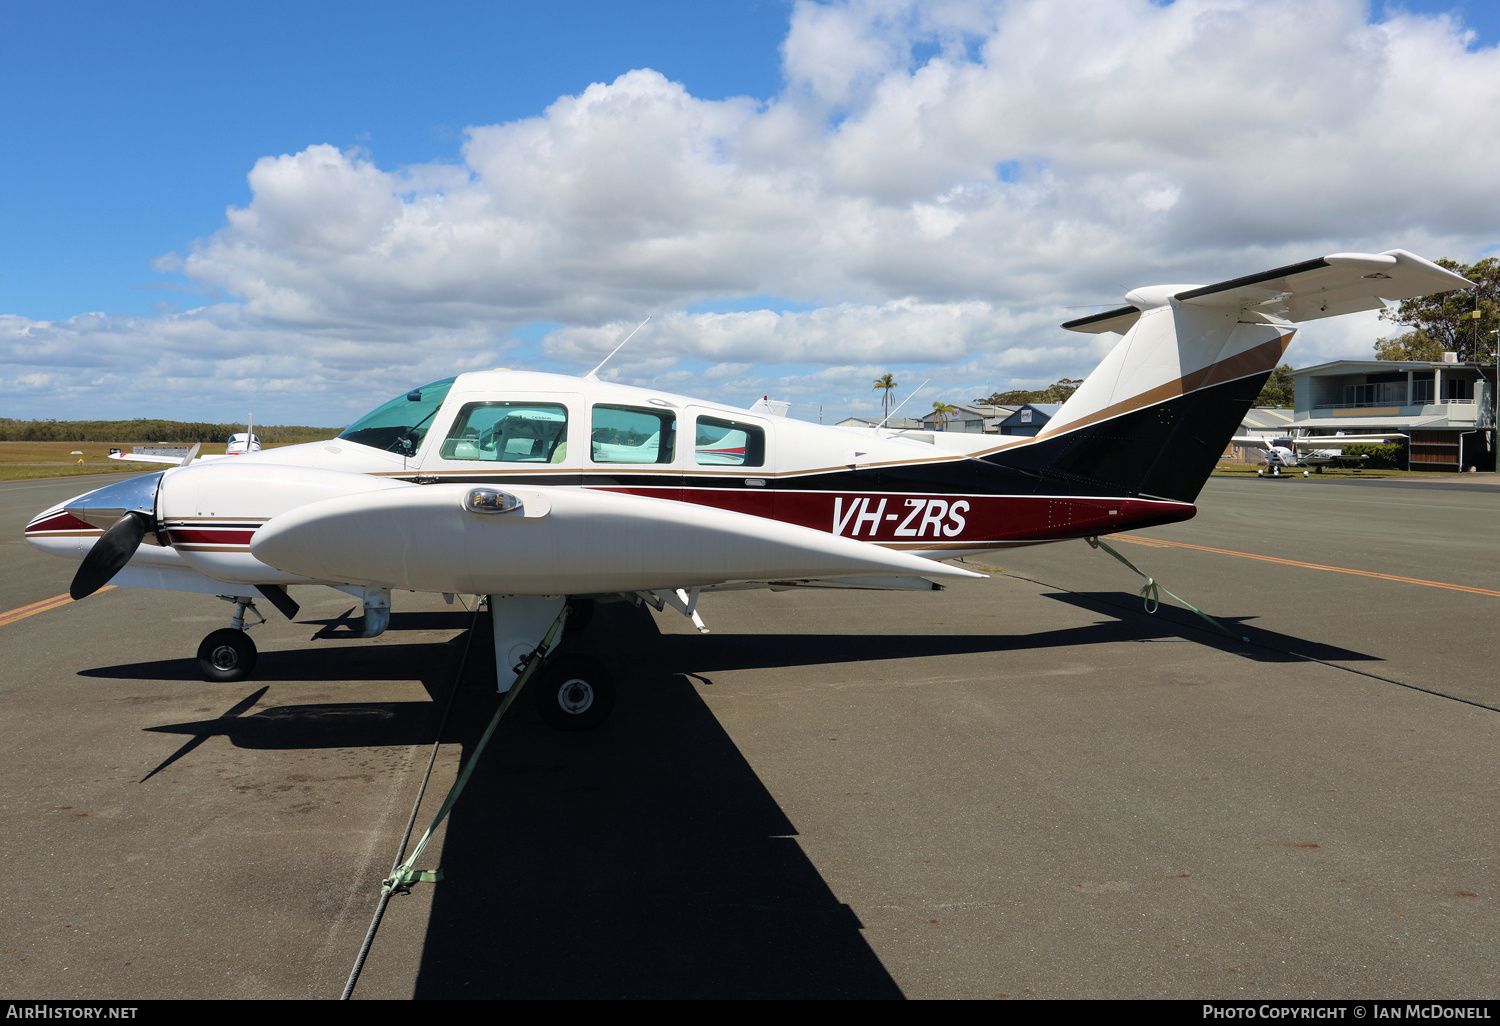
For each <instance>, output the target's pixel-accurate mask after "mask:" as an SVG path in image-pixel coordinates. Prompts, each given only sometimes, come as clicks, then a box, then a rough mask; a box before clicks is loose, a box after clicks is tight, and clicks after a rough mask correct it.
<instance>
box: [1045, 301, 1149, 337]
mask: <svg viewBox="0 0 1500 1026" xmlns="http://www.w3.org/2000/svg"><path fill="white" fill-rule="evenodd" d="M1140 319H1141V312H1140V311H1139V310H1137V309H1136V308H1135V307H1133V306H1122V307H1120V308H1119V309H1118V310H1106V311H1104V312H1103V313H1096V314H1090V315H1089V316H1088V317H1080V318H1078V319H1077V320H1073V321H1063V325H1062V326H1063V327H1064V328H1067V329H1068V330H1069V331H1086V332H1088V333H1089V334H1091V335H1102V334H1104V333H1105V332H1106V331H1113V332H1117V333H1119V334H1121V335H1123V334H1125V333H1126V332H1127V331H1129V330H1130V329H1131V328H1133V327H1135V322H1136V321H1138V320H1140Z"/></svg>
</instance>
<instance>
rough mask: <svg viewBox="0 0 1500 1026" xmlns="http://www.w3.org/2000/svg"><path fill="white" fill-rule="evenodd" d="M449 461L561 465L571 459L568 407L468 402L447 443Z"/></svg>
mask: <svg viewBox="0 0 1500 1026" xmlns="http://www.w3.org/2000/svg"><path fill="white" fill-rule="evenodd" d="M441 454H442V457H443V459H445V460H485V461H489V462H495V463H561V462H562V461H563V460H565V459H567V458H568V408H567V407H566V406H563V405H562V404H560V403H525V402H485V403H468V404H467V405H465V406H464V408H463V409H461V410H460V411H459V413H458V418H457V419H456V420H455V421H454V422H453V430H451V431H449V432H448V437H447V438H445V439H444V440H443V447H442V450H441Z"/></svg>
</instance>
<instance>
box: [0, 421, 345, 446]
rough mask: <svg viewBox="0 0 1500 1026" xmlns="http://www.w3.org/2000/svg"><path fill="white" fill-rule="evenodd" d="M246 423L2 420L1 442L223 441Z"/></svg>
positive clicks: (284, 438)
mask: <svg viewBox="0 0 1500 1026" xmlns="http://www.w3.org/2000/svg"><path fill="white" fill-rule="evenodd" d="M244 430H245V425H243V424H204V423H197V422H187V421H180V420H151V419H144V418H143V419H139V420H16V419H15V418H13V417H0V442H173V443H180V444H187V445H191V444H192V443H194V442H223V441H226V440H227V439H228V438H229V436H230V435H232V434H234V433H235V432H240V431H244ZM341 430H343V429H342V428H320V427H306V426H304V425H301V424H257V425H255V434H256V435H257V436H258V437H259V438H260V440H261V442H262V443H264V444H266V445H283V444H290V443H295V442H317V441H321V440H323V439H325V438H332V437H333V436H334V435H337V434H338V433H339V432H340V431H341Z"/></svg>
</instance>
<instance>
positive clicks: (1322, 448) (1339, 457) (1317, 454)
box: [1230, 432, 1407, 477]
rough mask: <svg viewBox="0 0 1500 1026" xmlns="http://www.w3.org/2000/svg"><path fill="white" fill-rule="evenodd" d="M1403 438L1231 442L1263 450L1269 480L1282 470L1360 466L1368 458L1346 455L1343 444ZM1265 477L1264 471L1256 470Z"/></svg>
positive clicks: (1327, 437) (1236, 438)
mask: <svg viewBox="0 0 1500 1026" xmlns="http://www.w3.org/2000/svg"><path fill="white" fill-rule="evenodd" d="M1406 437H1407V436H1406V435H1401V434H1390V435H1346V434H1344V433H1343V432H1340V433H1339V434H1336V435H1302V436H1299V437H1294V438H1262V437H1260V436H1258V435H1235V436H1234V438H1232V439H1230V441H1232V442H1234V443H1235V444H1236V445H1243V446H1246V447H1248V448H1251V449H1260V450H1263V451H1264V452H1265V454H1266V463H1267V465H1268V466H1269V467H1270V468H1271V473H1270V475H1269V476H1271V477H1280V476H1282V475H1281V471H1282V468H1283V467H1284V468H1286V469H1287V470H1294V469H1296V468H1297V467H1312V468H1313V469H1314V470H1316V471H1317V472H1318V473H1319V474H1321V473H1323V468H1324V467H1330V466H1332V467H1339V466H1346V465H1348V464H1350V463H1362V462H1364V461H1365V460H1366V459H1368V458H1369V457H1368V456H1364V455H1359V456H1345V455H1344V452H1343V449H1344V446H1346V445H1381V444H1384V443H1386V442H1395V441H1399V440H1400V439H1403V438H1406ZM1256 473H1257V474H1258V475H1260V476H1266V475H1265V473H1264V471H1256Z"/></svg>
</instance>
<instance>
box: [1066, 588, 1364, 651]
mask: <svg viewBox="0 0 1500 1026" xmlns="http://www.w3.org/2000/svg"><path fill="white" fill-rule="evenodd" d="M1044 597H1045V598H1049V599H1052V600H1053V601H1055V602H1062V603H1065V604H1066V605H1070V606H1076V607H1078V608H1079V609H1086V610H1088V611H1089V612H1091V613H1098V614H1100V615H1102V616H1109V617H1114V618H1116V620H1117V623H1118V624H1119V626H1120V627H1122V628H1124V631H1125V634H1126V635H1127V636H1126V637H1123V638H1117V639H1115V640H1126V641H1164V640H1167V639H1170V638H1179V639H1181V640H1183V641H1192V642H1196V643H1198V644H1200V645H1207V646H1208V647H1209V648H1216V649H1219V650H1220V651H1223V652H1231V653H1233V654H1235V655H1240V656H1244V657H1245V658H1247V659H1253V660H1255V661H1257V662H1264V663H1291V662H1301V661H1302V659H1303V658H1304V657H1306V658H1309V659H1327V660H1333V661H1339V662H1365V661H1372V662H1382V661H1383V660H1382V659H1381V657H1380V656H1376V655H1370V654H1368V653H1365V652H1355V651H1353V650H1351V649H1347V648H1340V647H1339V646H1337V645H1328V644H1325V643H1323V642H1321V641H1312V640H1310V639H1307V638H1299V637H1297V636H1296V635H1293V634H1282V633H1280V632H1279V631H1272V630H1266V629H1264V628H1261V627H1252V626H1250V624H1249V621H1250V620H1254V619H1255V617H1253V616H1222V615H1216V616H1214V619H1215V620H1218V621H1219V622H1220V623H1222V624H1223V625H1224V626H1225V627H1227V628H1228V629H1230V630H1231V631H1233V632H1234V633H1235V634H1236V635H1238V637H1234V638H1229V637H1226V636H1224V635H1223V634H1220V633H1219V632H1218V631H1216V630H1215V629H1214V628H1213V627H1212V626H1210V625H1209V624H1208V623H1206V622H1205V621H1203V620H1201V619H1199V618H1198V617H1197V616H1194V615H1193V613H1192V612H1191V611H1190V610H1186V609H1179V608H1177V607H1176V606H1169V605H1167V604H1165V603H1162V604H1161V605H1160V606H1159V607H1158V608H1157V610H1156V612H1155V613H1147V612H1146V611H1145V609H1144V608H1143V607H1142V603H1141V599H1140V598H1139V597H1138V596H1135V595H1129V594H1125V593H1123V592H1118V591H1109V592H1078V591H1072V592H1049V593H1047V594H1046V595H1045V596H1044ZM1095 626H1098V627H1106V626H1109V625H1107V624H1098V625H1095ZM1080 629H1083V630H1086V629H1087V628H1074V630H1080ZM1240 637H1244V638H1248V639H1249V641H1250V644H1248V645H1247V644H1245V642H1244V641H1241V640H1240Z"/></svg>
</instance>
